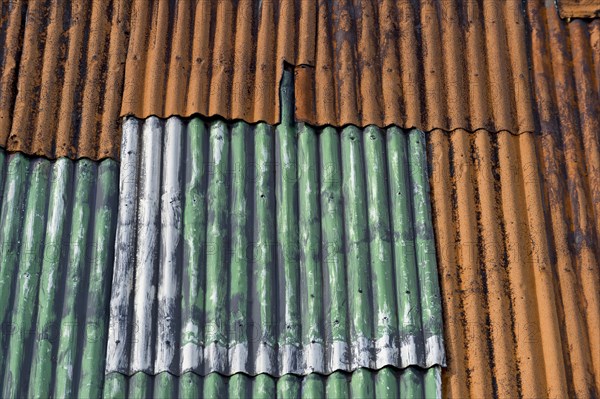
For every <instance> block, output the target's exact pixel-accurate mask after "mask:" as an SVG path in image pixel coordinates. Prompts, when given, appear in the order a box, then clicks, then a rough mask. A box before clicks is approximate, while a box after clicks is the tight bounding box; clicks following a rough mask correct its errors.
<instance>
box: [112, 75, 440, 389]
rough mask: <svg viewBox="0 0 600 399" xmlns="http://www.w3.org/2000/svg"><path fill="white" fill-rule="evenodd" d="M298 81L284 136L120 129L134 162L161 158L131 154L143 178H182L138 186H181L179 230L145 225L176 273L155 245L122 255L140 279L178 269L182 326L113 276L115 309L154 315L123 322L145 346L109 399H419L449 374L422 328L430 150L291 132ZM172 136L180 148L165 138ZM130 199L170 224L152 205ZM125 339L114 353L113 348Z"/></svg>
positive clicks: (280, 132) (232, 130)
mask: <svg viewBox="0 0 600 399" xmlns="http://www.w3.org/2000/svg"><path fill="white" fill-rule="evenodd" d="M292 86H293V85H292V81H291V77H290V76H289V74H287V73H286V74H285V75H284V79H283V81H282V84H281V90H282V107H281V110H282V123H281V124H280V125H278V126H276V127H273V126H269V125H267V124H264V123H258V124H255V125H250V124H246V123H244V122H242V121H236V122H231V123H228V122H226V121H223V120H221V119H219V118H215V119H212V120H207V119H202V118H197V117H194V118H191V119H183V118H178V117H174V118H173V119H172V120H168V121H166V122H165V121H161V120H158V119H157V118H150V119H148V120H146V121H137V120H135V119H134V118H127V119H126V120H125V122H124V126H125V128H124V134H125V133H127V134H128V136H127V137H129V138H132V137H136V138H138V139H139V147H140V148H141V151H140V154H147V153H150V152H151V153H153V154H155V155H156V156H157V159H162V160H163V161H164V162H162V161H161V165H158V164H156V165H153V166H152V165H151V166H152V167H151V168H150V166H149V163H151V162H150V161H149V160H148V159H147V158H143V157H142V158H140V157H138V156H137V155H136V153H134V155H132V160H137V161H136V162H137V163H138V164H139V171H140V173H139V174H140V175H144V176H146V174H147V173H149V171H156V170H162V172H163V174H164V176H178V174H174V172H173V170H184V171H185V173H184V174H183V175H184V177H183V178H182V179H181V180H179V178H178V177H175V178H172V179H171V180H169V181H168V182H165V181H163V180H164V179H162V180H161V179H152V180H151V181H150V180H148V179H144V180H142V179H140V181H138V182H137V183H136V184H137V186H136V188H137V189H138V190H139V191H140V192H148V193H150V192H152V193H158V192H163V191H164V190H165V187H168V188H173V187H175V188H174V189H176V190H181V192H182V193H183V199H182V200H181V205H182V207H181V210H179V209H175V208H173V209H171V208H169V210H170V213H169V217H173V218H176V219H177V220H179V218H181V223H178V225H179V226H181V229H182V230H181V232H180V231H179V230H178V231H172V229H171V230H169V232H167V233H165V232H164V231H162V229H160V228H153V229H151V231H150V230H148V231H144V234H145V236H144V237H145V239H147V240H150V241H152V242H156V243H158V242H160V243H161V245H165V246H166V247H168V248H175V249H176V251H178V252H177V253H176V254H175V253H174V254H173V257H172V258H170V259H171V260H170V261H169V263H168V265H167V261H165V260H163V259H162V258H161V256H159V255H158V254H157V253H158V252H159V251H152V253H150V252H149V253H148V254H147V255H148V256H147V257H144V260H145V262H142V261H139V260H138V259H136V258H137V256H136V253H137V252H136V250H135V249H133V250H132V251H131V252H130V254H129V255H128V256H129V257H132V259H133V261H132V262H133V265H132V267H133V268H134V270H135V275H136V278H137V276H138V275H139V276H141V275H153V274H156V275H159V276H160V273H156V272H157V271H159V272H160V271H161V270H164V269H165V268H168V269H169V270H170V273H171V274H170V275H169V278H170V280H169V281H172V282H176V283H177V284H179V283H181V284H182V287H183V289H182V298H181V302H180V305H175V306H178V307H179V308H177V309H174V310H173V311H174V312H175V314H176V315H181V323H180V324H173V325H178V326H180V328H181V330H180V332H171V331H170V330H169V328H172V327H166V330H164V331H163V333H165V334H156V333H155V332H154V331H153V326H154V325H157V324H158V325H159V326H160V325H161V324H160V320H155V317H156V316H155V314H154V311H153V309H156V307H157V301H158V299H157V298H156V297H155V296H153V295H146V296H144V295H141V294H140V292H133V291H134V290H135V285H133V286H131V285H128V284H120V282H118V281H117V282H114V284H117V287H118V289H116V288H115V287H113V293H118V295H116V296H115V297H113V299H114V300H115V303H114V305H115V306H114V309H117V310H120V309H125V310H126V309H128V308H129V307H132V308H134V309H141V310H143V314H141V316H140V315H138V316H140V317H142V318H143V319H144V320H147V321H148V322H145V323H144V326H143V328H141V329H139V330H137V331H134V330H129V331H128V332H127V329H130V327H129V326H128V325H125V324H123V323H126V322H127V321H131V316H130V315H129V313H128V312H127V311H119V312H118V314H116V315H114V320H113V321H115V322H117V323H122V325H120V328H122V330H123V331H126V332H127V334H128V335H130V336H131V338H132V339H134V340H135V339H136V338H140V340H137V341H136V344H135V345H136V346H135V348H136V351H135V354H136V356H132V359H130V358H129V357H128V356H127V355H123V356H121V355H117V356H113V357H112V358H110V359H108V361H107V367H106V370H107V373H108V377H107V379H106V388H105V391H104V394H105V397H119V396H121V395H123V394H127V395H131V394H133V393H135V394H140V395H148V396H157V395H161V396H173V397H198V396H202V397H223V396H230V397H276V396H280V397H281V396H283V397H285V396H291V397H327V396H329V397H397V396H399V395H402V396H409V397H411V396H413V397H422V396H423V395H424V390H426V389H427V386H426V383H427V381H429V380H428V379H427V375H428V372H429V371H423V370H424V369H426V370H436V372H438V373H439V368H438V365H443V364H444V362H445V359H444V351H443V340H442V335H441V328H440V329H438V330H437V332H436V333H432V332H433V331H434V330H435V328H430V329H429V330H426V332H424V328H423V327H422V326H423V325H425V324H427V326H432V325H435V326H441V311H440V307H439V288H438V286H437V280H436V279H434V278H437V276H432V275H431V273H432V271H433V272H434V273H435V252H434V251H433V250H434V246H433V245H432V244H433V242H432V241H431V238H432V237H433V236H432V227H431V220H430V210H429V208H428V201H429V198H428V180H427V169H426V164H425V163H424V161H425V160H426V157H425V147H424V145H423V144H424V143H423V142H422V141H420V142H419V141H417V140H416V139H414V138H413V136H414V134H413V133H410V132H407V131H404V130H401V129H398V128H394V127H391V128H387V129H380V128H377V127H373V126H371V127H367V128H365V129H359V128H357V127H353V126H348V127H345V128H342V129H337V128H334V127H323V128H314V127H310V126H307V125H306V124H303V123H297V124H296V123H295V121H293V120H292V114H293V93H292ZM138 126H139V127H140V128H139V129H138ZM173 126H179V128H178V130H173V129H171V128H170V127H173ZM172 135H181V136H177V137H181V138H183V140H184V145H183V146H181V148H176V149H173V148H174V147H172V146H171V147H170V146H168V145H167V144H168V143H170V142H171V140H172ZM156 138H161V141H159V140H156ZM126 139H127V138H126V137H124V142H131V140H126ZM161 142H162V143H163V146H162V147H161V148H159V147H160V143H161ZM159 151H161V152H160V153H159ZM177 151H180V153H177ZM163 153H164V154H163ZM167 154H168V158H165V157H166V156H167ZM178 155H180V157H178ZM161 157H162V158H161ZM174 159H175V160H176V161H174ZM142 161H143V162H142ZM122 175H123V174H122ZM417 186H418V187H417ZM133 205H134V206H133V209H138V211H139V212H144V213H148V214H153V215H161V208H160V206H162V205H158V202H156V201H155V202H152V203H149V202H144V201H140V200H138V201H137V202H135V203H134V204H133ZM136 207H137V208H136ZM129 209H131V208H129ZM134 216H135V215H134V214H133V213H131V214H130V215H127V217H124V219H123V220H125V221H126V220H132V221H135V217H134ZM154 219H158V217H155V218H154ZM120 223H121V219H120ZM119 226H121V224H119ZM123 226H124V225H123ZM153 226H157V223H155V222H153ZM127 228H128V229H130V230H131V231H132V232H133V231H135V229H138V230H139V229H140V225H139V224H131V223H130V226H129V227H127ZM171 232H172V233H173V234H171ZM128 234H129V233H128ZM138 237H139V236H138ZM179 237H182V239H183V245H181V246H179V244H178V240H179ZM138 241H139V240H138ZM180 247H181V248H182V249H181V251H180V249H179V248H180ZM179 251H180V252H179ZM155 252H156V253H155ZM173 262H174V263H176V265H175V264H173ZM180 264H181V266H180ZM173 266H175V267H173ZM159 278H160V277H159ZM161 283H162V284H163V285H164V281H163V280H161V281H159V282H158V283H157V284H158V286H161ZM148 284H153V283H150V282H148ZM430 285H431V286H430ZM422 293H425V295H427V296H428V299H427V300H426V301H425V300H424V298H423V297H422ZM131 301H133V302H134V303H131ZM436 302H437V304H436ZM111 306H112V305H111ZM435 306H438V308H435ZM425 308H426V309H427V312H425V311H423V312H422V309H425ZM436 312H437V313H436ZM436 318H437V319H436ZM436 323H437V324H436ZM169 325H170V324H169ZM428 328H429V327H428ZM127 334H125V333H119V335H118V336H115V337H114V339H110V340H109V343H108V345H109V346H111V347H114V348H119V346H118V345H119V342H120V341H119V339H120V338H119V337H122V336H126V335H127ZM167 336H168V337H167ZM148 337H150V338H149V339H148ZM173 339H174V340H176V342H172V340H173ZM140 342H141V343H142V344H139V343H140ZM164 348H169V351H171V350H172V352H169V353H168V355H166V354H165V352H164V351H163V350H164ZM388 366H392V367H388ZM416 366H418V367H419V368H417V367H416ZM119 373H123V374H125V375H127V376H128V377H125V378H123V376H122V375H121V374H119ZM140 375H143V376H145V377H142V376H140ZM414 376H417V378H413V377H414ZM134 380H135V381H134ZM434 381H436V384H438V381H437V380H435V379H434ZM434 386H435V387H438V386H439V384H438V385H434ZM436 392H437V391H436Z"/></svg>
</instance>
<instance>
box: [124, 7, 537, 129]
mask: <svg viewBox="0 0 600 399" xmlns="http://www.w3.org/2000/svg"><path fill="white" fill-rule="evenodd" d="M133 10H134V11H133V14H132V15H133V19H132V28H131V40H130V43H129V51H128V57H127V68H126V75H125V92H124V95H123V108H122V111H121V113H122V114H123V115H135V116H138V117H147V116H151V115H157V116H160V117H168V116H171V115H181V116H190V115H192V114H194V113H200V114H202V115H205V116H213V115H220V116H223V117H226V118H229V119H238V118H239V119H243V120H245V121H247V122H258V121H266V122H268V123H271V124H274V123H276V122H278V121H279V102H278V96H277V94H278V90H279V87H278V86H279V81H280V79H281V75H282V71H283V64H284V62H287V63H289V64H292V65H295V66H297V68H296V119H297V120H298V121H304V122H308V123H310V124H312V125H333V126H344V125H347V124H354V125H356V126H367V125H370V124H374V125H377V126H380V127H384V126H389V125H392V124H395V125H397V126H400V127H405V128H411V127H417V128H420V129H422V130H427V131H428V130H431V129H433V128H442V129H447V130H452V129H456V128H464V129H468V130H477V129H482V128H484V129H488V130H490V131H500V130H508V131H510V132H512V133H515V134H516V133H522V132H525V131H533V130H534V123H533V114H532V108H531V105H532V103H531V92H530V86H529V72H528V64H527V49H526V45H525V43H526V37H527V35H526V31H525V21H524V13H523V11H522V5H521V1H516V0H510V1H505V2H493V1H470V0H466V1H457V2H454V1H438V2H431V1H425V0H423V1H401V2H398V3H397V4H396V3H395V2H387V1H383V2H379V1H371V0H361V1H357V2H354V3H352V2H349V1H340V2H335V3H330V2H325V1H321V2H317V1H316V0H315V1H310V0H309V1H306V0H302V1H291V0H288V1H282V2H276V1H262V2H252V1H239V2H237V3H236V2H233V1H220V2H206V1H198V2H194V3H187V2H166V1H165V2H162V1H154V2H151V4H150V5H149V4H148V2H147V1H145V0H139V1H137V2H136V4H135V5H134V6H133ZM136 10H137V11H136ZM156 93H164V95H156ZM415 99H418V100H416V101H415ZM453 99H459V100H457V101H454V100H453Z"/></svg>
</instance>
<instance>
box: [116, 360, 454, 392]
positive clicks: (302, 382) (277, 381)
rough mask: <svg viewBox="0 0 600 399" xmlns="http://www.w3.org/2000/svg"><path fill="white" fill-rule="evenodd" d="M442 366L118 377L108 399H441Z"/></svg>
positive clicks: (117, 375)
mask: <svg viewBox="0 0 600 399" xmlns="http://www.w3.org/2000/svg"><path fill="white" fill-rule="evenodd" d="M440 374H441V371H440V368H439V367H432V368H430V369H427V370H421V369H419V368H416V367H409V368H407V369H404V370H395V369H393V368H384V369H382V370H379V371H371V370H367V369H360V370H357V371H355V372H353V373H344V372H340V371H337V372H335V373H333V374H331V375H329V376H322V375H319V374H311V375H309V376H305V377H298V376H295V375H286V376H284V377H281V378H274V377H271V376H269V375H266V374H261V375H258V376H256V377H249V376H247V375H244V374H236V375H234V376H231V377H224V376H222V375H220V374H218V373H211V374H209V375H208V376H206V377H200V376H198V375H196V374H193V373H186V374H184V375H182V376H181V377H175V376H173V375H171V374H169V373H161V374H159V375H157V376H155V377H153V376H149V375H146V374H144V373H138V374H135V375H134V376H132V377H125V376H123V375H122V374H119V373H115V374H110V375H108V376H107V377H106V386H105V390H104V397H105V398H149V397H157V398H175V397H177V398H179V397H181V398H199V397H203V398H227V397H229V398H298V399H300V398H400V397H403V398H404V397H411V398H412V397H414V398H432V399H433V398H436V399H441V397H442V396H441V377H440Z"/></svg>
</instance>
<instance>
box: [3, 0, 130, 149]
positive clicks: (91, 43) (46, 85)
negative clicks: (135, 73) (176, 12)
mask: <svg viewBox="0 0 600 399" xmlns="http://www.w3.org/2000/svg"><path fill="white" fill-rule="evenodd" d="M129 3H130V2H129V1H126V0H114V1H106V0H94V1H87V0H85V1H84V0H74V1H62V0H55V1H44V0H3V1H2V2H1V5H0V43H1V44H2V45H1V46H0V47H1V49H0V146H2V147H4V148H6V149H8V150H10V151H22V152H24V153H27V154H31V155H42V156H46V157H49V158H54V159H55V158H58V157H71V158H80V157H87V158H90V159H103V158H107V157H112V158H117V154H118V149H119V141H120V136H119V109H120V106H121V95H122V93H123V75H124V72H125V58H126V53H127V43H128V30H129V19H130V18H129V17H130V10H129V9H130V4H129Z"/></svg>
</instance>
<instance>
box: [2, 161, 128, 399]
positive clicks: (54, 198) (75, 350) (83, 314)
mask: <svg viewBox="0 0 600 399" xmlns="http://www.w3.org/2000/svg"><path fill="white" fill-rule="evenodd" d="M0 163H1V165H0V193H2V197H1V202H0V208H1V223H2V227H1V228H0V250H1V251H2V256H0V286H1V288H2V289H1V290H0V291H1V292H0V316H1V318H2V320H1V321H2V323H5V324H2V325H3V326H6V325H10V326H11V329H12V330H11V331H9V330H7V329H4V328H3V329H2V333H1V334H2V336H1V344H2V350H1V351H0V362H1V363H2V364H1V368H0V370H2V376H1V379H0V391H1V392H2V397H32V398H46V397H73V396H78V397H99V396H100V394H101V390H102V386H103V379H104V378H103V377H104V358H105V353H104V350H105V345H106V330H107V328H108V324H107V323H108V294H109V292H110V279H111V273H112V262H113V257H114V256H113V255H114V253H113V247H114V232H115V226H116V217H117V201H116V194H117V186H116V185H117V183H118V181H119V176H118V164H117V163H116V162H114V161H112V160H107V161H103V162H101V163H94V162H91V161H88V160H80V161H76V162H73V161H71V160H68V159H59V160H57V161H54V162H51V161H48V160H46V159H41V158H31V157H26V156H23V155H21V154H10V155H9V154H5V153H4V152H3V151H1V150H0ZM96 170H98V172H97V173H96ZM88 251H89V252H88Z"/></svg>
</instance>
